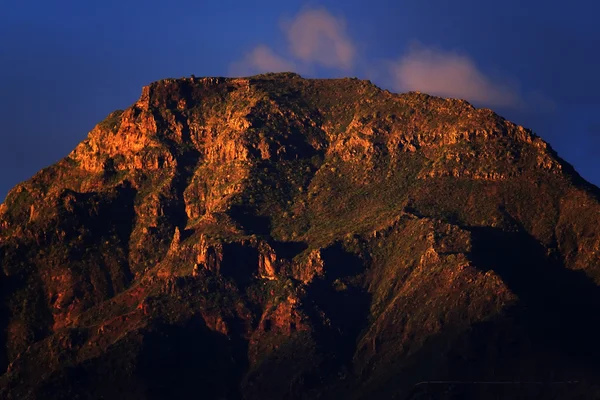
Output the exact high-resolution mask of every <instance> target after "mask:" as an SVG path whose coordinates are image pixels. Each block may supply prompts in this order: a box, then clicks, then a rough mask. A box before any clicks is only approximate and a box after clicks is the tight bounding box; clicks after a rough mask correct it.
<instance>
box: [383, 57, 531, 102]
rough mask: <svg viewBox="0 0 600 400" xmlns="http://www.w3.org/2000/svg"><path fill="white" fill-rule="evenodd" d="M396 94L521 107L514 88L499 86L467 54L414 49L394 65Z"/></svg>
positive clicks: (503, 83) (392, 75)
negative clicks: (400, 92) (412, 93)
mask: <svg viewBox="0 0 600 400" xmlns="http://www.w3.org/2000/svg"><path fill="white" fill-rule="evenodd" d="M390 74H391V77H392V82H393V85H394V89H395V90H400V91H421V92H426V93H429V94H432V95H437V96H442V97H457V98H461V99H466V100H468V101H471V102H474V103H480V104H485V105H487V106H495V107H521V106H522V105H523V100H522V99H521V96H520V95H519V92H518V90H517V89H516V88H515V87H514V85H511V84H508V83H507V82H495V81H493V80H492V79H491V78H489V77H488V76H486V75H485V74H484V73H483V72H482V71H480V70H479V68H478V67H477V65H476V64H475V62H474V61H473V60H471V59H470V58H469V57H467V56H466V55H463V54H459V53H456V52H449V51H443V50H440V49H436V48H426V47H423V46H420V45H413V46H411V47H410V49H409V51H408V52H407V53H406V54H405V55H403V56H402V57H401V58H400V59H399V60H398V61H396V62H393V63H391V64H390Z"/></svg>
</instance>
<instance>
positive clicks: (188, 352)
mask: <svg viewBox="0 0 600 400" xmlns="http://www.w3.org/2000/svg"><path fill="white" fill-rule="evenodd" d="M599 198H600V192H599V191H598V189H597V188H595V187H593V186H591V185H589V184H587V183H586V182H584V181H583V180H582V179H581V177H579V175H577V173H576V172H575V171H574V170H573V169H572V167H571V166H569V165H568V164H567V163H566V162H565V161H563V160H561V159H560V158H559V157H558V156H557V155H556V154H555V152H554V151H553V150H552V149H551V148H550V146H549V145H547V144H546V143H545V142H544V141H542V140H541V139H540V138H539V137H537V136H535V135H534V134H533V133H532V132H531V131H530V130H528V129H525V128H523V127H520V126H517V125H515V124H513V123H511V122H509V121H506V120H504V119H503V118H502V117H500V116H498V115H496V114H494V113H493V112H492V111H490V110H486V109H477V108H474V107H473V106H471V105H470V104H468V103H466V102H465V101H462V100H453V99H442V98H438V97H432V96H428V95H425V94H421V93H405V94H393V93H390V92H387V91H382V90H380V89H379V88H377V87H376V86H374V85H372V84H371V83H370V82H368V81H360V80H357V79H333V80H307V79H302V78H301V77H300V76H298V75H295V74H265V75H259V76H254V77H249V78H236V79H229V78H185V79H166V80H162V81H159V82H155V83H152V84H150V85H148V86H147V87H145V88H144V89H143V91H142V95H141V97H140V99H139V100H138V101H137V102H136V103H134V104H133V105H132V106H131V107H129V108H128V109H126V110H123V111H116V112H114V113H112V114H110V115H109V116H108V117H107V118H106V119H105V120H104V121H103V122H101V123H100V124H98V125H97V126H96V127H95V128H94V129H93V130H92V131H91V132H90V133H89V135H88V137H87V138H86V139H85V140H84V141H83V142H82V143H81V144H80V145H78V146H77V147H76V148H75V149H74V150H73V152H71V154H69V155H68V156H67V157H66V158H65V159H63V160H61V161H59V162H58V163H56V164H55V165H53V166H50V167H48V168H46V169H44V170H42V171H40V172H39V173H38V174H36V175H35V176H34V177H33V178H32V179H30V180H28V181H26V182H23V183H21V184H19V185H18V186H17V187H15V188H14V189H13V190H11V192H10V193H9V195H8V196H7V199H6V201H5V203H4V204H2V205H0V265H1V270H0V288H1V289H2V290H0V341H1V342H2V346H0V347H1V348H2V349H4V350H0V369H1V370H2V371H6V372H4V373H3V375H2V376H1V377H0V397H2V398H7V399H10V398H14V399H16V398H64V397H65V396H67V397H69V396H70V397H80V398H102V397H104V398H115V397H128V398H162V397H168V396H175V397H180V398H188V397H194V396H198V395H201V396H204V397H206V398H247V399H253V398H319V397H321V398H342V397H344V398H345V397H348V398H366V397H374V398H390V397H393V396H400V395H405V394H407V393H408V391H409V390H410V388H412V386H413V385H414V384H416V383H417V382H419V381H424V380H452V381H465V380H466V381H495V380H501V381H515V380H518V381H548V380H553V381H555V380H574V379H575V378H574V377H576V379H575V380H577V381H579V382H583V383H585V384H588V383H589V385H590V386H589V387H586V389H585V390H586V393H594V392H593V390H595V389H594V388H593V386H594V384H595V381H596V376H597V373H598V372H599V371H600V364H599V363H598V359H600V358H599V357H600V350H598V347H597V346H596V344H595V342H596V337H597V335H598V334H600V332H599V331H598V326H600V321H598V317H596V316H597V315H600V313H598V311H600V294H599V292H598V290H599V289H598V287H597V285H599V284H600V264H599V262H598V260H599V257H598V255H599V254H600V232H599V228H598V227H599V226H600V224H599V222H600V220H599V218H600V203H599V202H598V199H599ZM565 343H566V345H565ZM449 390H450V389H449ZM532 390H533V389H532ZM534 395H535V394H532V395H531V397H534ZM461 396H462V395H461ZM507 396H508V398H515V397H516V396H515V393H514V392H513V393H512V394H511V393H509V394H508V395H507ZM459 397H460V396H459ZM462 397H465V398H466V397H468V394H465V395H464V396H462ZM592 397H593V396H592ZM565 398H568V397H565Z"/></svg>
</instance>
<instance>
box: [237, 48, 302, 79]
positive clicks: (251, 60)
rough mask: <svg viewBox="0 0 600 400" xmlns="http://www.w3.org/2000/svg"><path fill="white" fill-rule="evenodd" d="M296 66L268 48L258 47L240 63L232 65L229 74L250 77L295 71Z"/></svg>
mask: <svg viewBox="0 0 600 400" xmlns="http://www.w3.org/2000/svg"><path fill="white" fill-rule="evenodd" d="M295 70H296V66H295V65H294V63H292V62H291V61H288V60H286V59H284V58H283V57H280V56H278V55H277V54H275V53H274V52H273V50H271V48H270V47H268V46H265V45H259V46H257V47H255V48H254V49H253V50H252V51H251V52H249V53H248V54H246V55H245V56H244V58H243V59H242V60H240V61H237V62H235V63H233V64H232V65H231V67H230V72H231V73H232V74H233V75H252V74H258V73H262V72H288V71H295Z"/></svg>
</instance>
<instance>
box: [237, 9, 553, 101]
mask: <svg viewBox="0 0 600 400" xmlns="http://www.w3.org/2000/svg"><path fill="white" fill-rule="evenodd" d="M280 29H281V32H282V35H283V39H284V41H283V46H282V47H281V48H279V49H278V51H276V50H273V48H272V47H270V46H267V45H265V44H259V45H257V46H255V47H254V48H253V49H252V50H250V51H249V52H248V53H246V54H245V55H244V57H242V59H241V60H238V61H236V62H234V63H232V64H231V65H230V71H229V72H230V74H232V75H236V76H241V75H253V74H257V73H263V72H284V71H293V72H298V73H301V74H308V75H314V74H315V73H322V71H319V68H325V69H328V70H330V71H335V72H336V73H340V74H343V75H353V74H357V73H358V74H360V73H362V74H363V75H365V74H366V75H368V76H370V78H371V79H375V80H377V81H380V82H382V83H384V84H385V86H388V87H391V89H393V90H396V91H400V92H403V91H420V92H425V93H429V94H432V95H437V96H442V97H452V98H461V99H465V100H468V101H470V102H472V103H474V104H475V105H476V106H486V107H502V108H516V109H521V110H525V109H528V110H529V111H535V112H552V110H553V109H554V108H555V104H554V102H553V101H552V100H551V99H549V98H547V97H546V96H544V95H543V94H542V93H541V92H535V91H533V92H530V93H526V94H527V96H525V97H523V93H521V92H520V90H519V88H518V86H517V85H516V84H515V83H514V82H512V81H507V80H506V79H502V78H497V77H493V76H490V75H488V74H486V73H485V72H484V71H482V70H481V69H480V68H479V67H478V65H477V64H476V62H475V61H474V60H473V59H472V58H470V57H469V56H468V55H466V54H464V53H460V52H457V51H447V50H443V49H440V48H436V47H428V46H423V45H421V44H419V43H418V42H414V43H413V44H412V45H411V46H409V47H408V48H407V50H406V51H405V52H404V54H402V55H401V56H400V57H399V58H398V59H396V60H379V61H376V62H367V61H368V60H364V59H361V54H359V52H358V50H357V46H356V44H355V42H354V41H353V40H352V38H351V36H350V35H349V33H348V29H347V25H346V20H345V19H344V18H343V17H341V16H336V15H333V14H331V13H330V12H329V11H328V10H326V9H325V8H305V9H303V10H302V11H300V12H299V13H298V14H296V15H295V16H294V17H293V18H289V19H284V20H281V21H280ZM362 56H363V57H364V54H363V55H362ZM524 98H525V99H526V100H524Z"/></svg>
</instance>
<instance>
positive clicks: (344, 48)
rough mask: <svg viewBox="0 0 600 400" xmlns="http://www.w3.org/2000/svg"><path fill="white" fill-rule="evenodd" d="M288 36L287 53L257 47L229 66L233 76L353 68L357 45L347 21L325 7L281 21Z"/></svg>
mask: <svg viewBox="0 0 600 400" xmlns="http://www.w3.org/2000/svg"><path fill="white" fill-rule="evenodd" d="M281 30H282V32H283V34H284V36H285V39H286V46H287V47H286V49H285V51H284V54H285V55H284V56H282V55H279V54H278V53H277V52H275V51H274V50H273V49H271V48H270V47H269V46H266V45H264V44H261V45H258V46H256V47H255V48H254V49H252V50H251V51H250V52H249V53H247V54H246V55H245V56H244V57H243V58H242V59H241V60H239V61H236V62H234V63H232V64H231V66H230V73H231V74H233V75H245V74H253V73H261V72H281V71H295V72H305V71H310V70H312V69H313V68H314V67H325V68H332V69H338V70H343V71H346V72H347V71H350V70H352V68H353V66H354V61H355V58H356V48H355V45H354V43H353V42H352V40H351V39H350V37H349V36H348V33H347V31H346V21H345V19H344V18H342V17H336V16H334V15H332V14H331V13H329V12H328V11H327V10H326V9H324V8H318V9H311V8H307V9H304V10H302V11H301V12H300V13H298V14H297V15H296V16H295V17H294V18H292V19H289V20H284V21H282V22H281Z"/></svg>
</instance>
